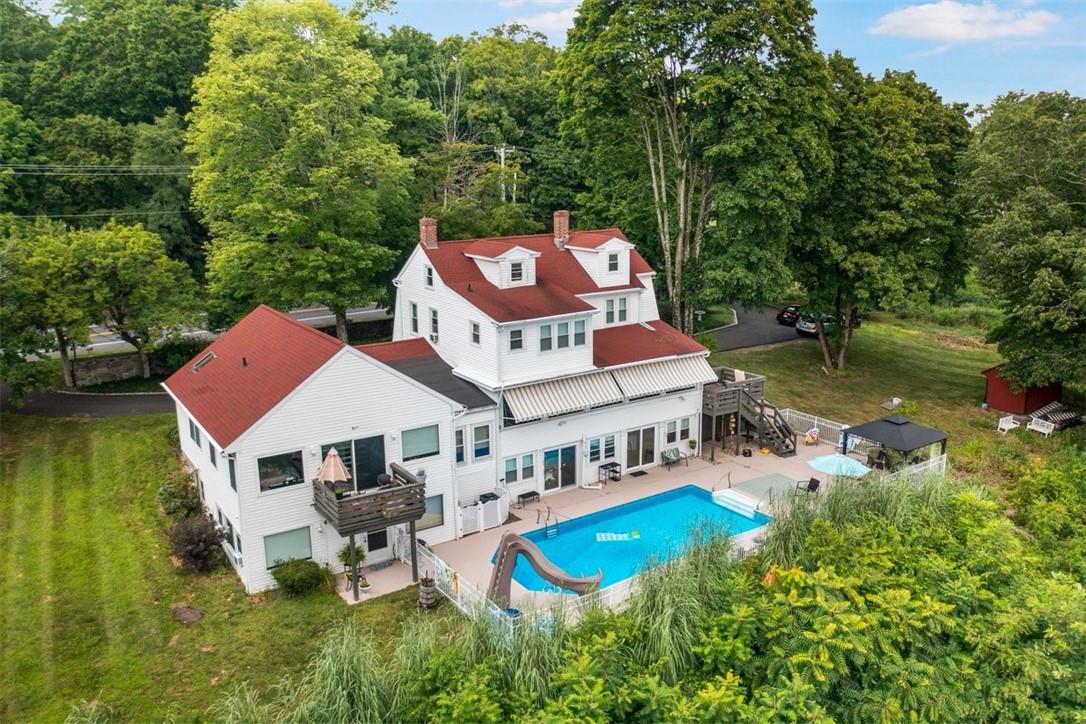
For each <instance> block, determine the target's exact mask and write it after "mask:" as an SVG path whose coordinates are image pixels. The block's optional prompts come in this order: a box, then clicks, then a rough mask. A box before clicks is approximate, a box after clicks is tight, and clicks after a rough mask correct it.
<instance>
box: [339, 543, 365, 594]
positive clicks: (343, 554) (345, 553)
mask: <svg viewBox="0 0 1086 724" xmlns="http://www.w3.org/2000/svg"><path fill="white" fill-rule="evenodd" d="M354 555H355V563H356V564H357V565H358V567H359V568H361V567H362V564H363V563H364V562H365V561H366V551H365V550H364V549H362V548H359V547H355V551H354ZM339 561H340V563H342V564H343V570H344V571H345V572H346V573H347V574H350V572H351V544H350V543H348V544H347V545H345V546H343V547H342V548H340V549H339ZM347 581H348V583H350V577H349V575H348V578H347ZM358 588H359V589H360V590H363V591H368V590H369V588H370V582H369V581H367V580H366V576H365V575H364V574H363V573H362V572H361V571H359V573H358Z"/></svg>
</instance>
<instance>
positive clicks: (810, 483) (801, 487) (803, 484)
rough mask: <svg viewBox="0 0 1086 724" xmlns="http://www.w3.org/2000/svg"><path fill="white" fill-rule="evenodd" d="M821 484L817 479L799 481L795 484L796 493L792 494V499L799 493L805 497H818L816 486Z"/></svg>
mask: <svg viewBox="0 0 1086 724" xmlns="http://www.w3.org/2000/svg"><path fill="white" fill-rule="evenodd" d="M821 484H822V483H821V481H820V480H819V479H818V478H811V479H810V480H800V481H798V482H797V483H796V491H795V492H794V493H793V494H792V497H793V498H794V497H796V496H797V495H799V494H800V493H806V494H807V495H818V486H820V485H821Z"/></svg>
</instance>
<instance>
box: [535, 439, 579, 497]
mask: <svg viewBox="0 0 1086 724" xmlns="http://www.w3.org/2000/svg"><path fill="white" fill-rule="evenodd" d="M576 484H577V446H576V445H565V446H563V447H556V448H551V449H550V450H544V451H543V490H544V491H550V490H558V489H560V488H568V487H571V486H574V485H576Z"/></svg>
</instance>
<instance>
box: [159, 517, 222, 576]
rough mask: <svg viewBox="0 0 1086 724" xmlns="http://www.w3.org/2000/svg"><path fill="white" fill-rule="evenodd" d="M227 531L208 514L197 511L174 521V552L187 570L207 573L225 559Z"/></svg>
mask: <svg viewBox="0 0 1086 724" xmlns="http://www.w3.org/2000/svg"><path fill="white" fill-rule="evenodd" d="M224 537H225V533H223V532H222V531H221V530H219V528H218V527H216V525H215V523H214V522H213V521H212V520H211V518H208V517H207V516H205V515H203V514H200V513H197V514H195V515H190V516H188V517H186V518H182V519H181V520H179V521H177V522H176V523H174V525H173V527H172V528H170V543H171V544H172V545H173V553H174V555H175V556H177V557H178V558H179V559H180V560H181V565H182V566H184V567H185V569H186V570H189V571H193V572H196V573H207V572H208V571H211V570H213V569H214V568H215V567H216V566H217V565H219V564H220V563H221V562H222V561H223V553H222V546H221V545H220V543H222V541H223V538H224Z"/></svg>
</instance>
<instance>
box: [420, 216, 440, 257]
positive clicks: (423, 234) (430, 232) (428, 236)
mask: <svg viewBox="0 0 1086 724" xmlns="http://www.w3.org/2000/svg"><path fill="white" fill-rule="evenodd" d="M419 243H420V244H422V246H423V248H424V249H436V248H437V219H435V218H432V217H430V216H423V217H422V218H421V219H419Z"/></svg>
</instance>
